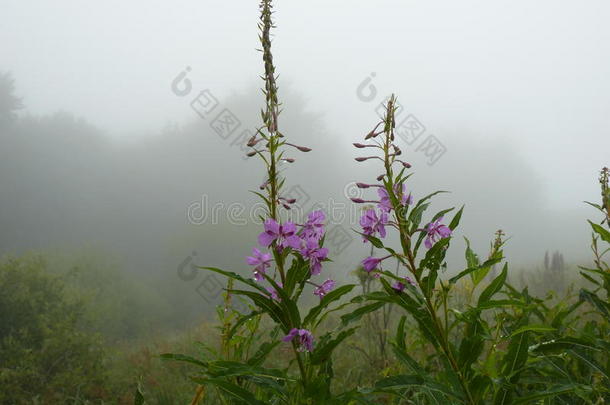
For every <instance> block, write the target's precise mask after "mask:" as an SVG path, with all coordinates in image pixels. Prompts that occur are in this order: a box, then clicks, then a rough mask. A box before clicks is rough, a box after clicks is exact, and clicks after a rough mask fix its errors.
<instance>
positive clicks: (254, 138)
mask: <svg viewBox="0 0 610 405" xmlns="http://www.w3.org/2000/svg"><path fill="white" fill-rule="evenodd" d="M259 141H260V139H256V135H252V138H250V140H248V143H247V144H246V145H247V146H249V147H253V146H254V145H256V144H257V143H258V142H259Z"/></svg>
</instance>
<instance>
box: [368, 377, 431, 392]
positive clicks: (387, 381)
mask: <svg viewBox="0 0 610 405" xmlns="http://www.w3.org/2000/svg"><path fill="white" fill-rule="evenodd" d="M424 382H425V380H424V379H423V377H421V376H419V375H406V374H399V375H393V376H390V377H386V378H383V379H381V380H379V381H377V382H376V383H375V388H378V389H379V388H382V389H386V388H390V389H403V388H408V387H410V386H414V385H418V386H421V385H424Z"/></svg>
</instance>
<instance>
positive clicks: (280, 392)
mask: <svg viewBox="0 0 610 405" xmlns="http://www.w3.org/2000/svg"><path fill="white" fill-rule="evenodd" d="M260 10H261V14H260V24H259V29H260V35H259V38H260V41H261V44H262V49H261V52H262V54H263V62H264V75H263V76H262V79H263V80H264V83H265V85H264V89H263V93H264V95H265V107H264V109H263V110H262V111H261V118H262V121H263V125H262V126H261V127H260V128H259V129H258V130H257V132H256V135H254V136H253V137H252V138H251V139H250V140H249V142H248V146H249V147H250V148H251V149H252V150H251V152H250V153H248V156H250V157H258V158H260V160H261V161H262V162H263V164H264V167H265V173H266V175H265V180H264V182H263V184H261V185H260V186H259V187H258V190H257V191H255V194H256V195H257V196H258V197H260V198H261V199H262V201H263V202H264V203H265V207H266V212H265V215H264V216H263V217H262V218H261V220H262V223H263V227H262V229H261V232H260V234H259V235H258V238H257V240H256V242H255V243H253V245H254V246H253V247H252V250H251V253H250V254H249V255H245V258H244V262H245V263H244V265H247V266H249V268H250V270H251V277H247V278H245V277H242V276H240V275H239V274H237V273H234V272H230V271H226V270H222V269H218V268H214V267H202V269H204V270H206V271H212V272H215V273H218V274H221V275H223V276H225V277H226V278H227V288H226V291H225V294H224V305H223V306H219V308H218V318H219V321H220V324H221V326H220V327H219V329H220V337H221V339H220V350H216V349H213V348H212V347H211V345H210V344H206V345H205V352H206V354H204V355H203V356H202V358H201V359H200V358H195V357H191V356H186V355H181V354H165V355H162V357H163V358H166V359H171V360H178V361H183V362H187V363H190V364H192V365H194V366H195V367H197V371H196V372H195V374H194V375H192V376H191V377H190V378H191V380H192V381H194V382H195V383H196V384H198V386H197V388H196V391H195V395H194V398H193V400H192V402H191V404H192V405H194V404H198V403H221V404H355V403H371V404H373V403H387V404H439V403H447V404H470V405H473V404H477V405H479V404H494V405H504V404H519V403H523V404H531V403H537V404H583V405H584V404H591V403H594V404H602V403H608V402H609V401H610V396H609V390H608V387H609V386H610V379H609V377H608V376H609V374H610V359H609V358H608V352H609V351H610V344H609V343H608V333H609V332H610V328H609V326H608V325H609V324H610V301H609V296H610V275H609V274H610V270H609V269H608V264H607V263H606V262H605V261H604V255H605V254H606V253H607V252H608V251H609V248H607V247H606V248H603V247H602V246H601V242H605V243H610V232H609V231H608V230H607V229H606V228H609V229H610V223H609V222H610V221H609V218H610V191H609V187H608V177H609V173H608V169H604V170H603V171H602V173H601V176H600V183H601V185H602V202H601V204H591V205H593V206H594V207H595V208H597V209H598V210H600V211H601V212H602V213H603V214H604V220H603V221H602V222H601V223H600V224H598V223H594V222H590V224H591V226H592V229H593V232H594V234H593V239H592V241H593V242H592V249H593V252H594V266H593V267H589V268H585V267H583V268H582V273H581V274H582V275H583V277H584V278H585V279H586V280H587V281H588V282H590V283H592V285H593V287H592V288H583V289H581V290H580V292H579V294H578V297H577V298H574V299H572V298H569V299H568V298H566V299H564V300H562V301H560V302H558V303H552V302H549V301H548V300H544V299H540V298H536V297H534V296H532V295H531V294H529V292H528V289H527V288H524V289H523V290H521V291H519V290H517V289H516V288H515V287H513V286H511V285H510V283H509V282H508V266H507V264H506V263H504V264H503V265H502V262H503V260H504V257H503V246H504V243H505V239H504V234H503V232H502V231H498V232H497V233H496V237H495V239H494V240H493V241H492V243H491V248H490V251H489V253H488V254H487V255H486V257H485V259H484V260H481V259H480V258H479V256H478V255H477V254H475V253H474V251H473V250H472V249H471V247H470V243H469V242H468V240H467V239H466V252H465V259H466V269H465V270H463V271H461V272H458V273H457V275H455V276H453V277H451V278H448V279H445V278H443V277H442V276H443V273H444V272H445V271H446V269H447V263H446V261H445V255H446V252H447V249H448V248H449V245H450V242H451V240H452V238H453V236H454V233H455V230H456V228H457V227H458V225H459V222H460V219H461V217H462V212H463V209H459V210H457V212H456V213H455V214H454V215H453V216H452V217H451V218H450V219H449V218H448V215H449V214H450V213H451V212H452V211H453V210H454V209H453V208H450V209H445V210H442V211H440V212H438V213H436V214H435V215H432V216H428V215H427V211H428V209H429V208H430V205H431V200H432V198H433V197H434V196H436V195H438V194H439V193H442V191H437V192H434V193H431V194H429V195H427V196H424V197H423V198H420V199H419V200H416V198H415V197H416V195H417V193H416V192H415V191H414V190H411V189H410V187H409V186H408V183H407V180H408V179H409V177H410V176H411V173H408V170H409V169H410V168H411V165H410V164H409V163H408V162H405V161H404V160H402V151H401V150H400V148H399V147H398V146H397V145H396V144H395V143H394V141H395V136H394V127H395V120H394V117H395V111H396V105H397V102H396V98H395V97H394V96H393V95H392V96H391V97H390V99H389V100H388V102H387V104H386V106H385V107H386V112H385V116H384V117H383V119H382V120H381V121H380V122H379V123H378V124H377V125H376V126H375V127H374V129H373V130H372V131H371V132H369V133H368V134H367V135H366V137H365V139H364V141H363V143H355V144H354V146H355V147H356V148H358V149H359V150H363V151H372V152H373V153H370V154H367V156H362V157H358V158H356V160H357V161H358V162H367V161H373V162H376V161H380V162H381V163H382V166H383V173H382V174H380V175H379V176H378V177H377V179H376V182H374V183H357V185H358V187H360V188H362V189H367V190H368V191H369V192H371V194H372V196H373V197H371V199H369V200H365V199H362V198H354V199H353V202H354V203H357V204H366V206H365V209H364V210H363V214H362V217H361V219H360V221H359V225H360V227H361V229H360V232H359V234H360V235H361V237H362V240H363V242H364V243H366V244H369V246H368V247H369V248H370V250H369V251H370V255H368V257H366V258H365V259H364V260H363V261H362V272H364V273H365V275H366V277H360V278H361V282H362V283H363V284H362V285H363V291H362V293H361V294H359V295H356V296H355V297H352V298H351V300H348V301H346V300H344V298H345V297H346V296H347V294H350V293H352V290H353V289H354V287H355V285H354V284H347V285H341V286H339V285H337V283H336V282H335V281H334V280H333V277H331V276H330V275H328V274H327V273H326V270H325V262H327V261H328V260H330V259H329V253H330V252H329V251H328V249H327V248H325V247H324V235H325V220H326V218H325V215H324V213H323V212H322V211H314V212H311V213H308V215H307V218H304V219H302V220H301V221H300V223H297V222H298V221H297V222H291V221H289V220H287V216H288V215H287V213H288V210H290V209H291V208H294V207H295V204H297V201H295V200H294V199H290V198H287V197H286V196H285V194H283V186H284V182H285V179H284V178H282V177H281V176H280V173H279V170H278V166H279V165H280V164H282V163H283V162H286V163H293V162H294V161H295V159H294V158H293V157H292V155H290V152H295V151H297V152H309V151H310V149H309V148H308V147H304V146H298V145H295V144H292V143H290V142H288V140H287V137H286V136H285V134H283V133H282V132H281V130H280V126H279V123H278V122H279V121H278V118H279V116H280V112H281V110H280V107H281V104H280V103H279V101H278V88H277V85H276V73H275V66H274V63H273V56H272V53H271V39H270V38H271V34H270V33H271V29H272V28H274V25H273V20H272V11H271V10H272V5H271V0H263V1H262V2H261V4H260ZM604 223H605V225H606V226H604ZM390 233H393V234H395V235H396V236H397V241H398V243H397V245H398V246H397V247H396V246H390V243H389V242H388V240H389V238H388V236H389V234H390ZM396 266H398V267H396ZM500 266H501V270H499V269H500ZM390 269H392V270H393V271H390ZM497 270H499V271H497ZM456 287H461V288H463V290H462V291H464V290H466V291H468V294H467V297H466V299H465V301H464V302H462V301H463V300H462V299H461V298H460V299H456V297H457V296H458V294H457V288H456ZM304 294H306V295H304ZM309 294H312V295H314V296H316V299H317V304H316V305H314V306H313V307H312V308H310V309H309V310H307V311H304V310H303V307H304V306H303V305H301V304H302V303H303V301H304V298H307V295H309ZM237 298H243V299H247V300H249V301H250V302H251V306H250V309H251V312H250V313H247V314H241V313H239V312H238V311H235V310H234V309H233V308H232V300H233V299H237ZM354 306H355V309H354ZM390 307H391V308H394V309H393V310H392V313H393V314H394V313H396V312H400V313H401V317H400V320H399V321H398V323H397V325H396V330H395V333H393V335H394V338H393V340H392V341H391V342H390V345H391V349H392V354H393V358H389V357H386V354H385V351H384V350H385V344H386V343H385V342H386V340H385V336H386V331H385V329H386V328H387V327H389V325H390V323H389V308H390ZM585 307H586V308H587V309H584V308H585ZM346 309H347V310H346ZM378 310H380V311H381V312H382V314H384V318H383V319H384V323H383V325H384V326H383V329H384V330H383V331H379V332H380V336H381V339H380V353H383V362H382V364H383V366H384V367H385V366H386V365H389V366H388V367H385V368H384V371H383V373H382V378H381V379H379V380H378V381H377V382H375V383H374V384H372V386H370V387H364V388H363V387H357V388H353V387H338V386H337V384H335V385H333V384H332V383H333V378H334V376H335V375H334V371H333V353H334V352H335V350H336V349H337V348H338V347H343V348H344V349H349V348H350V345H349V344H348V342H346V341H345V339H346V338H348V337H350V336H352V335H354V333H355V331H356V327H350V325H351V324H353V323H357V322H358V321H360V320H361V319H362V318H363V317H367V318H368V317H369V315H373V314H377V311H378ZM339 311H342V312H339ZM383 311H388V312H383ZM335 314H340V316H339V319H340V324H339V326H338V327H336V328H334V329H333V330H331V331H330V332H323V331H322V327H321V324H322V322H323V321H324V320H326V319H331V318H332V317H335V318H336V316H335ZM386 315H387V316H386ZM367 318H365V319H367ZM263 319H265V320H271V323H272V328H271V330H270V331H266V332H263V331H262V328H261V324H262V320H263ZM333 319H334V318H333ZM368 319H370V318H368ZM272 353H276V354H279V353H281V354H282V355H283V356H282V358H281V359H279V356H271V354H272ZM283 357H287V358H286V359H284V358H283ZM278 359H279V360H286V361H285V362H284V361H278ZM271 363H273V364H281V365H280V366H277V367H279V368H271V367H269V364H271ZM377 378H379V377H378V376H377V375H374V376H371V379H372V381H374V380H375V379H377ZM143 401H144V397H143V396H142V395H141V393H140V392H139V390H138V391H137V393H136V401H135V403H137V404H142V403H143Z"/></svg>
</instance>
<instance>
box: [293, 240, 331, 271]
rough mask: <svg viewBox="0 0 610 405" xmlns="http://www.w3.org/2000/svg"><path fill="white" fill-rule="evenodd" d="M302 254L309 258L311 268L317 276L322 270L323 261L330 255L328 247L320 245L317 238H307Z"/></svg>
mask: <svg viewBox="0 0 610 405" xmlns="http://www.w3.org/2000/svg"><path fill="white" fill-rule="evenodd" d="M300 252H301V255H302V256H303V257H304V258H305V259H308V260H309V269H310V271H311V275H312V276H317V275H318V274H320V272H321V271H322V261H323V260H324V259H326V257H327V256H328V249H327V248H324V247H320V245H319V244H318V241H317V240H315V239H313V238H312V239H307V240H306V241H305V246H304V247H302V248H301V250H300Z"/></svg>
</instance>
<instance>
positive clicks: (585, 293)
mask: <svg viewBox="0 0 610 405" xmlns="http://www.w3.org/2000/svg"><path fill="white" fill-rule="evenodd" d="M579 296H580V299H581V300H582V301H587V302H588V303H590V304H591V305H593V306H594V307H595V308H597V310H598V311H599V312H601V313H602V315H604V316H605V317H606V319H610V305H609V304H608V303H607V302H604V301H603V300H602V299H600V298H599V297H598V296H597V294H595V293H593V292H591V291H589V290H585V289H581V290H580V294H579Z"/></svg>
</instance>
